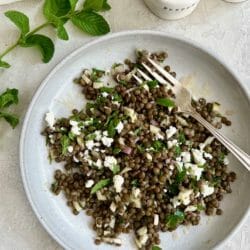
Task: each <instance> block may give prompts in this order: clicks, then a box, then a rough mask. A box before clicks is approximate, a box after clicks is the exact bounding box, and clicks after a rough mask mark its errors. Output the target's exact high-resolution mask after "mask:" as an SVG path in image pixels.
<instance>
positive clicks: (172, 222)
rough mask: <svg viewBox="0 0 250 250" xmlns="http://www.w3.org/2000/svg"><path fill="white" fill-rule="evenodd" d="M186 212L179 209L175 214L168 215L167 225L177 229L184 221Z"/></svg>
mask: <svg viewBox="0 0 250 250" xmlns="http://www.w3.org/2000/svg"><path fill="white" fill-rule="evenodd" d="M184 218H185V214H184V213H183V212H182V211H180V210H177V211H176V212H175V213H174V214H171V215H168V216H167V217H166V224H167V227H168V228H170V229H175V228H176V227H177V226H178V225H179V224H181V223H182V222H183V221H184Z"/></svg>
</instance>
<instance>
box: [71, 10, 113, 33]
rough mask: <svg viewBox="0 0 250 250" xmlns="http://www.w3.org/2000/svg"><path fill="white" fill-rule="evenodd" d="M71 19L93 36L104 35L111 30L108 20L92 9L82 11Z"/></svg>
mask: <svg viewBox="0 0 250 250" xmlns="http://www.w3.org/2000/svg"><path fill="white" fill-rule="evenodd" d="M71 21H72V22H73V24H74V25H75V26H77V27H78V28H79V29H81V30H82V31H84V32H86V33H88V34H90V35H93V36H99V35H104V34H107V33H108V32H110V28H109V24H108V23H107V21H106V20H105V19H104V18H103V17H102V16H101V15H99V14H97V13H95V12H92V11H90V12H87V11H81V12H80V13H77V14H76V15H74V16H72V18H71Z"/></svg>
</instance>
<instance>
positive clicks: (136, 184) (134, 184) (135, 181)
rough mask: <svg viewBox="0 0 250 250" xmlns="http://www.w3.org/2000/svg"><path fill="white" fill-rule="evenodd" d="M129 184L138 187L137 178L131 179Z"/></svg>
mask: <svg viewBox="0 0 250 250" xmlns="http://www.w3.org/2000/svg"><path fill="white" fill-rule="evenodd" d="M130 184H131V186H133V187H138V186H139V181H138V180H137V179H134V180H132V181H131V183H130Z"/></svg>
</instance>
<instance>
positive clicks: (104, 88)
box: [100, 87, 114, 94]
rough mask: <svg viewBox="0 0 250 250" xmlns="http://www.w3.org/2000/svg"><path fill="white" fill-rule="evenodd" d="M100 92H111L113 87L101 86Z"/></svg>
mask: <svg viewBox="0 0 250 250" xmlns="http://www.w3.org/2000/svg"><path fill="white" fill-rule="evenodd" d="M100 91H101V93H103V92H105V93H109V94H110V93H113V92H114V88H109V87H102V88H100Z"/></svg>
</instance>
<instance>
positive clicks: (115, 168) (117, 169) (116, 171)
mask: <svg viewBox="0 0 250 250" xmlns="http://www.w3.org/2000/svg"><path fill="white" fill-rule="evenodd" d="M112 172H113V174H118V173H119V172H120V166H119V165H115V166H113V168H112Z"/></svg>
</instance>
